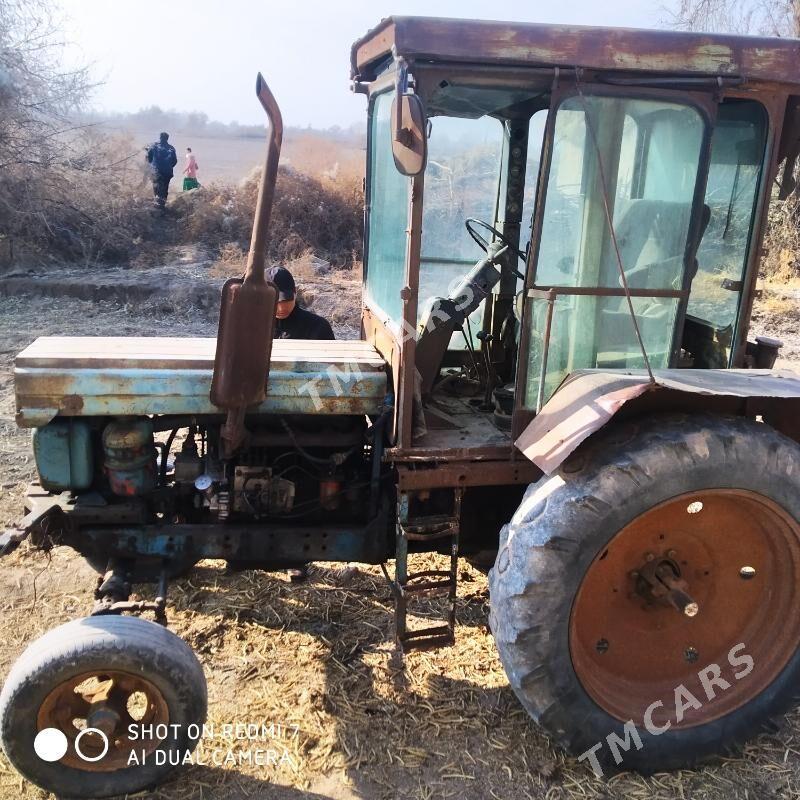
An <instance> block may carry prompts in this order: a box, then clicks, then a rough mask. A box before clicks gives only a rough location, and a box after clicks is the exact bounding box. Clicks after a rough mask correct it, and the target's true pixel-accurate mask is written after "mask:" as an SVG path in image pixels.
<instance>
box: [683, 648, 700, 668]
mask: <svg viewBox="0 0 800 800" xmlns="http://www.w3.org/2000/svg"><path fill="white" fill-rule="evenodd" d="M683 657H684V658H685V659H686V660H687V661H688V662H689V663H690V664H694V662H695V661H697V659H698V658H699V657H700V654H699V653H698V652H697V650H695V648H694V647H687V648H686V650H684V651H683Z"/></svg>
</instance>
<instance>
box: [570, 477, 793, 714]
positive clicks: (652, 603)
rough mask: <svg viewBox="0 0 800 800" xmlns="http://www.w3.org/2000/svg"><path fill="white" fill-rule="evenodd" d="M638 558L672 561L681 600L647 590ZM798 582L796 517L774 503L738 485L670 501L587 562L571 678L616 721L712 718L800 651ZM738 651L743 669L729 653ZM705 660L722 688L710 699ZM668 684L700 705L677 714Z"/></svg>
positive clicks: (573, 629) (742, 700)
mask: <svg viewBox="0 0 800 800" xmlns="http://www.w3.org/2000/svg"><path fill="white" fill-rule="evenodd" d="M643 563H644V564H652V565H654V566H653V567H652V568H651V569H652V570H653V571H654V572H656V571H658V570H660V569H663V568H664V567H665V565H668V569H669V571H670V572H671V573H672V574H673V575H674V577H675V581H674V582H673V587H675V585H676V584H677V588H678V589H679V591H682V592H684V593H685V594H686V595H687V596H688V597H689V599H686V598H678V597H673V598H669V597H668V596H667V594H663V593H658V594H656V595H653V593H652V592H647V591H643V587H642V584H643V583H647V576H646V575H644V574H643V572H642V569H643V568H642V564H643ZM799 580H800V523H798V522H797V520H795V519H794V518H793V517H792V516H791V515H790V514H788V513H787V512H786V511H785V510H784V509H782V508H781V507H780V506H778V505H777V504H776V503H774V502H772V501H771V500H769V499H768V498H765V497H763V496H762V495H759V494H756V493H754V492H750V491H745V490H738V489H709V490H705V491H698V492H692V493H689V494H684V495H681V496H679V497H675V498H673V499H672V500H669V501H667V502H665V503H662V504H660V505H658V506H655V507H654V508H652V509H650V510H649V511H647V512H645V513H644V514H642V515H641V516H639V517H637V518H636V519H634V520H633V521H632V522H631V523H630V524H628V525H627V526H625V527H624V528H623V529H622V530H621V531H620V532H619V533H617V534H616V536H614V537H613V538H612V539H611V541H610V542H609V543H608V545H607V546H606V547H605V548H604V549H603V551H602V552H600V553H598V554H597V556H596V557H595V559H594V560H593V561H592V562H591V564H590V565H589V568H588V569H587V571H586V574H585V576H584V578H583V581H582V583H581V585H580V587H579V590H578V593H577V595H576V598H575V603H574V605H573V608H572V614H571V618H570V625H569V645H570V655H571V658H572V663H573V666H574V669H575V673H576V675H577V677H578V679H579V680H580V682H581V684H582V685H583V687H584V688H585V689H586V691H587V693H588V694H589V695H590V697H591V698H592V699H593V700H594V701H595V702H596V703H597V704H598V705H599V706H600V707H601V708H603V709H604V710H605V711H606V712H608V713H609V714H611V715H612V716H613V717H616V718H617V719H619V720H621V721H623V722H626V721H628V720H630V719H632V720H633V721H634V722H636V723H637V724H641V723H642V721H643V720H644V719H645V715H646V714H647V713H648V711H647V710H648V708H649V709H650V711H649V714H648V718H650V715H651V716H652V724H654V725H657V726H659V727H661V726H663V725H666V724H667V723H668V722H669V723H671V725H672V726H673V727H674V728H688V727H692V726H694V725H700V724H705V723H708V722H711V721H712V720H715V719H718V718H720V717H722V716H724V715H725V714H728V713H730V712H732V711H734V710H735V709H737V708H739V707H741V706H743V705H744V704H746V703H747V702H749V701H750V700H751V699H752V698H754V697H756V696H757V695H758V694H759V693H760V692H762V691H763V690H764V689H766V687H768V686H769V685H770V684H771V683H772V682H773V681H774V680H775V678H776V677H777V675H778V674H779V673H780V671H781V670H782V669H783V668H784V667H785V666H786V664H787V662H788V661H789V659H790V658H791V657H792V655H793V654H794V653H795V651H796V650H797V647H798V644H800V617H799V616H798V615H797V614H796V613H795V609H796V607H797V602H798V597H797V594H798V588H797V587H798V585H800V584H799V583H798V581H799ZM681 586H685V587H686V589H681V588H680V587H681ZM665 588H667V587H665ZM687 590H688V591H687ZM671 600H674V601H675V602H671ZM683 600H685V604H684V605H683V606H682V607H680V606H679V611H680V613H678V611H676V607H675V606H676V604H677V605H679V601H683ZM692 603H694V604H695V607H692V605H691V604H692ZM731 654H733V655H731ZM745 654H746V655H748V656H749V657H750V658H751V659H752V663H751V667H752V668H751V670H749V671H748V670H746V669H745V667H746V662H744V661H739V662H737V660H736V659H737V658H742V657H743V656H744V655H745ZM709 665H716V666H717V667H718V668H719V670H720V680H722V681H725V682H727V683H728V684H729V685H728V686H727V687H726V688H725V689H724V691H723V690H722V689H721V688H720V686H719V685H717V686H716V689H717V691H716V692H715V691H714V686H712V687H711V694H712V696H709V690H708V685H709V684H708V683H707V682H706V683H705V684H704V682H703V679H702V670H703V669H704V668H706V667H708V666H709ZM712 672H714V671H713V670H712ZM711 674H712V673H706V681H708V680H709V676H710V675H711ZM676 687H684V688H685V689H686V690H688V691H689V692H691V695H692V696H693V697H694V698H696V699H697V701H699V702H698V703H697V704H695V703H691V704H690V707H688V708H684V709H683V713H682V714H681V715H680V716H681V717H682V718H677V717H676ZM684 702H685V701H684Z"/></svg>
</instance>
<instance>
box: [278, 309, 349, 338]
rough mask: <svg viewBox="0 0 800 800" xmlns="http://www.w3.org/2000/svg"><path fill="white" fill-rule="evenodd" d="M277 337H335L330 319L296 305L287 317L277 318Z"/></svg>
mask: <svg viewBox="0 0 800 800" xmlns="http://www.w3.org/2000/svg"><path fill="white" fill-rule="evenodd" d="M275 338H276V339H335V338H336V337H335V336H334V335H333V329H332V328H331V326H330V323H329V322H328V320H326V319H325V318H324V317H320V316H319V314H314V313H312V312H311V311H307V310H306V309H305V308H300V306H295V307H294V311H292V313H291V314H289V316H288V317H286V319H276V320H275Z"/></svg>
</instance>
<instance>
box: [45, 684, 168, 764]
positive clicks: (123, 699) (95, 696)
mask: <svg viewBox="0 0 800 800" xmlns="http://www.w3.org/2000/svg"><path fill="white" fill-rule="evenodd" d="M37 723H38V729H39V730H43V729H44V728H57V729H58V730H60V731H61V732H62V733H64V735H65V736H66V737H67V740H68V742H69V746H68V748H67V753H66V755H65V756H64V757H63V758H62V759H61V763H62V764H64V766H68V767H73V768H75V769H81V770H85V771H87V772H113V771H114V770H117V769H123V768H125V767H126V766H127V765H128V760H129V757H130V754H131V751H133V750H134V749H136V751H137V753H138V754H141V753H142V752H144V754H145V757H147V756H149V755H150V754H151V753H152V752H153V751H154V750H155V749H156V748H157V747H158V745H159V744H160V742H161V741H162V740H161V739H160V738H158V737H157V736H156V735H152V736H146V735H145V733H146V732H147V731H150V730H152V731H153V733H154V734H155V730H156V728H157V727H161V726H164V725H167V724H168V723H169V711H168V708H167V704H166V701H165V700H164V697H163V695H162V694H161V692H160V691H159V690H158V688H157V687H156V686H155V685H154V684H153V683H152V682H151V681H148V680H146V679H145V678H143V677H141V676H139V675H131V674H130V673H126V672H119V671H110V672H86V673H82V674H81V675H78V676H76V677H74V678H70V679H69V680H66V681H64V682H62V683H60V684H58V685H57V686H55V687H54V688H53V689H52V691H51V692H50V693H49V694H48V695H47V697H46V698H45V700H44V702H43V703H42V705H41V706H40V708H39V713H38V717H37ZM130 725H135V726H137V727H138V726H141V734H140V735H139V736H138V737H137V738H136V739H131V738H130V736H129V726H130ZM162 730H165V728H163V727H162ZM82 731H86V733H83V734H82V733H81V732H82ZM95 731H97V732H95ZM79 736H80V743H79V744H77V745H76V740H77V739H78V737H79ZM79 751H80V753H81V754H83V757H81V755H79ZM92 759H97V760H92Z"/></svg>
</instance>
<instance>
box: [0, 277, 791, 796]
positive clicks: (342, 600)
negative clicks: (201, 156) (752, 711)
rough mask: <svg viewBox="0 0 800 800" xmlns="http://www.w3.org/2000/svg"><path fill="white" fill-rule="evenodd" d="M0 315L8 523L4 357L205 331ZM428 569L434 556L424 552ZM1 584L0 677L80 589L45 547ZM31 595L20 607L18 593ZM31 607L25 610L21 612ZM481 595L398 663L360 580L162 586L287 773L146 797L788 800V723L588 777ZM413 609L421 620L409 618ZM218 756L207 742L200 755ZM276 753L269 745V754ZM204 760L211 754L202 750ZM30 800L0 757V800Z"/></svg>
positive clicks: (7, 516)
mask: <svg viewBox="0 0 800 800" xmlns="http://www.w3.org/2000/svg"><path fill="white" fill-rule="evenodd" d="M347 275H349V273H344V272H340V271H336V270H334V271H333V272H332V273H331V277H330V278H326V279H324V280H322V281H320V280H318V281H317V282H316V283H311V281H310V279H308V280H309V286H308V288H309V289H310V290H312V291H314V292H315V293H316V295H317V300H316V302H318V303H321V304H324V303H326V302H330V303H332V302H334V300H333V298H335V297H336V296H338V295H342V294H347V295H352V296H353V297H357V289H356V286H355V284H354V282H352V281H351V282H350V283H347V282H346V281H345V276H347ZM4 312H5V313H4V315H3V317H2V318H1V319H0V340H2V341H4V342H6V345H5V348H4V350H5V352H3V353H2V354H0V359H2V370H1V371H0V423H2V427H0V451H2V459H0V486H2V487H3V492H2V498H0V522H5V523H8V522H11V521H12V520H13V519H15V518H18V515H19V511H20V507H21V499H22V493H23V491H24V483H25V482H26V481H27V480H29V479H30V477H31V476H32V463H31V460H30V442H29V437H28V435H27V432H26V431H18V430H17V429H16V427H15V425H14V423H13V403H12V399H11V381H10V372H9V370H10V366H11V358H12V357H13V354H14V353H15V352H17V351H18V350H19V349H20V348H21V347H22V346H23V345H24V344H25V343H27V341H28V340H30V339H32V338H34V337H35V336H37V335H42V334H45V333H50V334H53V333H65V334H67V333H71V334H91V333H95V334H99V333H102V332H104V331H107V330H114V331H115V332H117V333H119V334H120V335H125V334H134V333H146V332H152V329H153V328H154V326H156V325H165V324H166V325H168V327H167V328H166V329H164V331H163V332H164V333H165V334H168V335H209V334H210V333H212V332H213V327H214V325H213V321H211V320H207V319H204V318H201V317H198V315H196V314H194V313H193V312H192V310H191V309H186V308H184V309H177V310H176V313H175V314H172V315H170V316H169V318H168V319H167V320H165V319H163V318H162V317H160V316H159V315H156V314H154V313H153V312H152V311H149V310H148V309H147V308H146V307H133V306H131V307H129V308H119V307H107V306H99V305H96V304H92V303H90V302H86V301H77V300H70V299H64V300H62V301H60V302H59V304H58V306H55V307H54V306H53V305H52V304H51V303H50V301H48V300H46V299H39V300H33V299H16V300H7V301H6V305H5V307H4ZM430 558H432V559H438V557H435V556H432V557H430ZM2 567H3V568H2V570H0V610H2V612H3V613H4V619H5V622H4V623H3V628H2V632H3V637H2V641H0V671H1V672H2V673H3V674H4V673H5V672H6V671H7V670H8V668H9V667H10V665H11V663H12V662H13V660H14V659H15V658H16V657H17V656H18V655H19V653H20V652H21V651H22V649H23V648H24V647H25V646H26V645H27V644H28V643H30V642H31V641H32V640H33V639H35V638H36V637H37V636H39V635H41V634H42V633H44V632H45V631H46V630H48V629H49V628H52V627H53V626H55V625H58V624H60V623H62V622H65V621H67V620H70V619H74V618H76V617H79V616H82V615H84V614H86V613H87V611H88V609H89V608H90V607H91V603H92V597H91V588H92V586H93V580H94V579H93V575H92V573H91V572H90V571H89V570H88V569H87V568H86V566H85V565H84V564H83V563H82V560H81V559H80V558H79V557H78V556H76V555H75V554H73V553H72V552H71V551H69V550H66V549H61V548H59V549H57V550H55V551H54V552H53V554H52V558H51V559H50V560H48V559H47V558H45V557H43V556H42V555H41V554H37V553H32V552H28V551H26V550H23V551H21V552H19V553H17V554H14V555H13V556H12V557H10V559H7V560H4V562H3V565H2ZM34 586H35V593H34ZM34 594H35V600H34ZM487 600H488V594H487V586H486V579H485V577H484V576H483V575H481V574H480V573H478V572H476V571H474V570H473V569H472V568H471V567H469V566H468V565H466V564H464V565H462V569H461V583H460V589H459V611H458V620H457V621H458V629H457V642H456V645H455V647H453V648H446V649H442V650H439V651H434V652H430V653H411V654H409V655H408V656H407V657H406V658H405V659H401V658H399V657H398V656H397V654H396V652H395V650H394V646H393V643H392V616H391V608H392V601H391V598H390V595H389V591H388V588H387V586H386V585H385V583H384V581H383V578H382V576H381V575H380V573H379V571H378V569H377V568H374V567H360V566H359V567H357V568H356V570H355V571H353V570H350V569H348V568H347V567H346V566H345V565H336V564H317V565H315V566H314V567H313V569H312V572H311V577H310V580H309V582H308V583H307V584H306V585H300V586H295V585H291V584H289V583H288V582H287V581H286V579H285V577H284V575H282V574H280V573H276V574H267V573H263V572H253V571H247V572H242V573H236V574H228V573H226V572H225V569H224V567H223V565H222V564H221V563H219V562H204V563H203V564H201V565H199V567H198V569H197V570H196V571H195V572H194V573H193V574H192V575H191V576H189V577H187V578H185V579H183V580H180V581H177V582H176V583H175V584H174V586H173V587H172V588H171V590H170V605H171V611H170V619H171V628H172V629H173V630H174V631H175V632H176V633H177V634H178V635H180V636H182V637H184V638H185V639H186V640H187V641H188V642H189V643H190V645H191V646H192V647H193V649H194V650H195V652H197V653H198V656H199V658H200V660H201V662H202V663H203V665H204V668H205V672H206V675H207V678H208V683H209V698H210V717H209V719H210V721H211V722H212V723H215V725H216V728H217V730H218V731H219V727H220V726H221V725H223V724H227V723H233V722H246V721H255V722H266V723H269V722H276V723H281V722H282V723H285V724H292V723H296V724H297V725H299V733H298V736H297V737H296V738H287V739H286V740H285V741H284V740H281V741H279V742H278V743H277V744H278V746H279V748H282V747H283V746H285V747H286V750H287V752H288V753H289V755H290V756H291V758H292V763H293V764H294V765H295V766H294V767H292V766H289V765H284V766H283V767H280V766H264V767H255V766H247V765H244V766H241V767H238V766H237V767H233V766H226V767H219V766H214V765H213V764H212V765H204V766H203V765H196V766H191V767H189V768H187V769H185V770H182V771H181V772H180V773H178V774H176V775H175V777H174V778H173V779H172V780H170V781H168V782H167V783H165V784H163V785H162V786H161V787H159V789H158V790H157V791H156V792H147V793H143V794H141V795H140V797H142V798H145V797H146V798H160V799H161V800H201V799H202V800H244V799H245V798H278V800H320V799H321V798H331V800H334V799H336V800H342V799H346V800H352V799H353V798H365V800H366V799H368V800H381V799H382V798H386V799H387V800H389V799H390V798H391V799H394V798H398V799H400V798H402V799H403V800H405V799H406V798H408V799H409V800H412V799H413V800H438V799H439V798H454V800H455V798H465V799H466V800H490V799H491V798H495V799H496V800H525V799H526V798H536V799H537V800H539V798H547V800H587V799H589V798H591V799H593V800H600V799H601V798H602V800H612V798H631V799H632V800H650V798H656V800H673V798H685V799H686V800H689V799H690V798H691V800H729V799H731V798H732V799H735V800H745V798H747V800H756V799H757V800H761V799H762V798H764V799H765V800H767V799H775V800H777V799H778V798H781V800H783V799H785V800H789V799H790V798H796V797H799V796H800V713H798V712H797V711H795V712H793V713H792V714H790V715H789V716H788V717H787V718H786V719H785V720H783V721H781V724H780V727H779V729H778V730H777V731H776V732H774V733H772V734H769V735H763V736H760V737H758V738H757V739H756V740H754V741H753V742H751V743H750V744H749V745H748V746H747V747H746V748H745V750H744V751H743V753H742V754H741V755H740V756H739V757H736V758H720V759H718V760H717V761H715V762H714V763H712V764H711V765H709V766H705V767H703V768H701V769H697V770H684V771H679V772H674V773H670V774H658V775H655V776H652V777H643V776H640V775H636V774H631V773H624V774H621V775H618V776H614V777H611V778H610V779H609V780H607V781H604V780H600V779H597V778H595V777H594V775H593V774H592V773H591V771H590V770H589V769H588V768H587V767H586V766H585V765H584V764H581V763H579V762H578V761H577V760H576V759H574V758H572V757H568V756H566V755H565V754H564V753H563V752H561V751H560V750H556V749H555V748H553V747H552V745H551V744H550V743H549V741H548V739H547V738H546V737H545V736H544V735H543V734H542V732H541V731H540V729H538V728H537V727H536V725H535V724H533V723H532V722H531V721H530V719H529V718H528V716H527V715H526V713H525V712H524V710H523V709H522V708H521V707H520V705H519V703H518V702H517V700H516V698H515V697H514V696H513V694H512V693H511V691H510V690H509V689H508V686H507V681H506V678H505V675H504V673H503V670H502V667H501V665H500V663H499V660H498V658H497V655H496V651H495V648H494V644H493V642H492V638H491V635H490V634H489V632H488V629H487ZM423 611H424V612H425V613H427V612H428V611H430V609H423ZM213 743H214V744H215V745H217V746H220V747H222V748H223V749H225V748H226V746H227V744H229V743H230V742H229V740H226V739H225V738H224V737H222V738H217V739H215V740H214V741H213ZM275 744H276V743H274V742H273V745H275ZM204 753H205V756H209V755H210V745H209V744H207V745H206V746H205V749H204ZM44 797H45V794H44V793H43V792H41V791H39V790H38V789H36V788H35V787H33V786H32V785H30V784H29V783H27V782H26V781H23V780H22V779H21V778H20V777H19V776H18V775H17V773H16V772H15V771H14V770H13V769H12V768H11V767H10V765H9V764H7V763H6V762H5V761H4V760H2V759H0V800H12V798H13V800H43V798H44Z"/></svg>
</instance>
